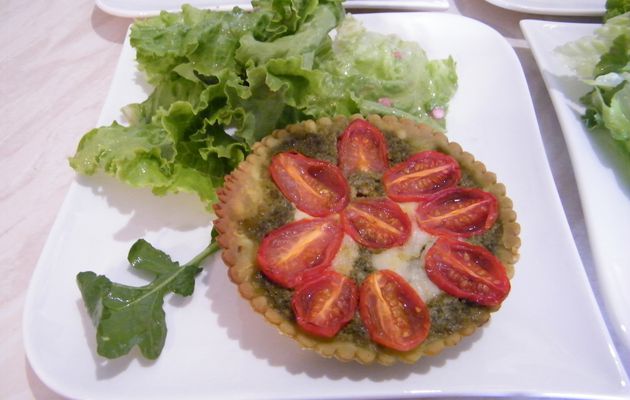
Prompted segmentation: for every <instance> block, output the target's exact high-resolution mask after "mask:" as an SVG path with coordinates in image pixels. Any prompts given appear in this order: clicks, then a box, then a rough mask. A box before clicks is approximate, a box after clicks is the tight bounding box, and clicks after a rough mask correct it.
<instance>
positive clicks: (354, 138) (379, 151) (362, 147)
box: [337, 119, 389, 176]
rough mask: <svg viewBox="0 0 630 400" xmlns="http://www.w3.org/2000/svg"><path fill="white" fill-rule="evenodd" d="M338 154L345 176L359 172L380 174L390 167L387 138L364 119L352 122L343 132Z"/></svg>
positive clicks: (340, 166)
mask: <svg viewBox="0 0 630 400" xmlns="http://www.w3.org/2000/svg"><path fill="white" fill-rule="evenodd" d="M337 152H338V154H339V156H338V158H339V168H341V171H342V172H343V174H344V175H345V176H350V174H352V173H353V172H357V171H359V172H376V173H380V172H383V171H385V170H386V169H387V168H388V167H389V163H388V159H387V142H386V141H385V136H383V133H382V132H381V131H380V130H379V129H378V128H377V127H375V126H374V125H372V124H370V123H369V122H367V121H365V120H362V119H357V120H354V121H352V122H351V123H350V124H349V125H348V127H347V128H346V129H345V130H344V131H343V134H342V135H341V136H340V137H339V140H338V142H337Z"/></svg>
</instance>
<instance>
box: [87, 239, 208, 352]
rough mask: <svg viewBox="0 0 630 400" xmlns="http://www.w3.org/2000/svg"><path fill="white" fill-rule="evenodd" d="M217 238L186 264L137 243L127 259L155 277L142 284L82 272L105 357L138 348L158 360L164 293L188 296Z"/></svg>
mask: <svg viewBox="0 0 630 400" xmlns="http://www.w3.org/2000/svg"><path fill="white" fill-rule="evenodd" d="M215 235H216V234H214V235H213V242H212V243H211V244H210V245H209V246H208V247H207V248H206V249H204V251H202V252H201V253H200V254H199V255H198V256H197V257H195V258H194V259H193V260H191V261H190V262H188V263H187V264H185V265H183V266H181V267H180V266H179V264H178V263H177V262H174V261H172V260H171V258H170V257H169V256H168V255H167V254H165V253H164V252H162V251H160V250H157V249H155V248H154V247H153V246H151V244H149V243H148V242H147V241H145V240H143V239H140V240H138V241H136V242H135V243H134V244H133V246H132V247H131V249H130V250H129V255H128V257H127V259H128V260H129V263H130V265H131V267H132V268H135V269H138V270H143V271H147V272H151V273H153V274H155V279H154V280H153V281H152V282H151V283H149V284H147V285H145V286H140V287H132V286H128V285H123V284H119V283H115V282H112V281H110V280H109V279H108V278H107V277H105V276H103V275H97V274H95V273H94V272H91V271H87V272H80V273H79V274H78V275H77V284H78V286H79V290H80V291H81V295H82V297H83V302H84V304H85V307H86V309H87V311H88V314H89V315H90V317H91V318H92V322H93V323H94V325H95V326H96V340H97V352H98V354H100V355H101V356H103V357H106V358H117V357H120V356H123V355H125V354H127V353H129V351H131V349H132V348H133V347H134V346H138V347H139V349H140V352H141V353H142V355H143V356H144V357H146V358H148V359H151V360H153V359H156V358H157V357H158V356H159V355H160V353H161V352H162V349H163V348H164V343H165V340H166V332H167V329H166V320H165V316H164V310H163V308H162V305H163V304H164V296H166V295H167V294H169V293H175V294H178V295H180V296H190V295H191V294H192V293H193V291H194V288H195V277H196V275H197V274H198V273H199V272H200V271H201V268H200V265H201V262H202V261H203V260H204V259H205V258H206V257H207V256H209V255H210V254H212V253H214V252H215V251H217V250H218V246H217V245H216V243H215V242H214V236H215Z"/></svg>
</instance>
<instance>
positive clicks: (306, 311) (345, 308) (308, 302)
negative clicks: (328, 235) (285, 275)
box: [291, 271, 358, 338]
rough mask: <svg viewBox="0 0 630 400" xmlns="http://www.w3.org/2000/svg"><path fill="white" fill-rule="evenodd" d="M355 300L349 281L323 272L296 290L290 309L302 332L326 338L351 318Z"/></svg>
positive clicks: (334, 274) (355, 305)
mask: <svg viewBox="0 0 630 400" xmlns="http://www.w3.org/2000/svg"><path fill="white" fill-rule="evenodd" d="M357 298H358V290H357V287H356V285H355V284H354V281H353V280H352V279H350V278H348V277H346V276H344V275H342V274H340V273H338V272H335V271H325V272H324V273H322V274H321V275H319V276H317V277H314V278H312V279H310V280H308V281H306V282H304V283H302V284H301V285H300V286H298V287H297V289H296V290H295V292H294V293H293V297H292V298H291V306H292V308H293V311H294V312H295V318H296V319H297V323H298V325H299V326H300V327H301V328H302V329H304V330H305V331H306V332H308V333H311V334H313V335H316V336H322V337H327V338H329V337H333V336H335V335H336V334H337V332H339V330H340V329H341V328H343V327H344V325H346V324H347V323H348V321H350V320H351V319H352V317H353V316H354V312H355V311H356V308H357Z"/></svg>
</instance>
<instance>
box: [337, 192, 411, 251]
mask: <svg viewBox="0 0 630 400" xmlns="http://www.w3.org/2000/svg"><path fill="white" fill-rule="evenodd" d="M341 224H342V226H343V229H344V231H345V232H346V233H347V234H348V235H350V236H351V237H352V238H353V239H354V240H355V241H356V242H357V243H359V244H361V245H363V246H365V247H369V248H371V249H387V248H391V247H395V246H401V245H403V244H404V243H405V242H406V241H407V239H409V236H410V235H411V221H410V220H409V217H408V216H407V214H406V213H405V212H404V211H403V210H402V209H401V208H400V206H399V205H398V204H396V203H394V202H393V201H391V200H389V199H387V198H366V199H355V200H353V201H351V202H350V204H348V207H346V208H345V209H344V210H343V211H342V212H341Z"/></svg>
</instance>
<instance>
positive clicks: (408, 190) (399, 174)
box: [383, 150, 462, 201]
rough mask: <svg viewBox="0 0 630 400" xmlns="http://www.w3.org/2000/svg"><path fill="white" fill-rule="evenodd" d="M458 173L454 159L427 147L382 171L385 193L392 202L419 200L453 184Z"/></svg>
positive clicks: (457, 178)
mask: <svg viewBox="0 0 630 400" xmlns="http://www.w3.org/2000/svg"><path fill="white" fill-rule="evenodd" d="M461 176H462V173H461V170H460V168H459V164H458V163H457V161H456V160H455V159H454V158H453V157H451V156H448V155H446V154H442V153H440V152H437V151H432V150H427V151H423V152H420V153H416V154H414V155H413V156H411V157H409V158H408V159H407V160H406V161H403V162H401V163H400V164H396V165H394V166H393V167H392V168H390V169H388V170H387V171H385V173H384V174H383V184H384V185H385V192H386V193H387V196H388V197H389V198H391V199H392V200H395V201H420V200H424V199H426V198H427V197H429V196H431V195H432V194H434V193H436V192H438V191H440V190H443V189H446V188H449V187H453V186H455V185H457V183H458V182H459V180H460V179H461Z"/></svg>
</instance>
